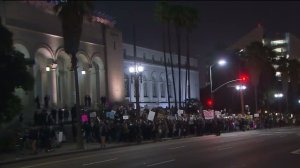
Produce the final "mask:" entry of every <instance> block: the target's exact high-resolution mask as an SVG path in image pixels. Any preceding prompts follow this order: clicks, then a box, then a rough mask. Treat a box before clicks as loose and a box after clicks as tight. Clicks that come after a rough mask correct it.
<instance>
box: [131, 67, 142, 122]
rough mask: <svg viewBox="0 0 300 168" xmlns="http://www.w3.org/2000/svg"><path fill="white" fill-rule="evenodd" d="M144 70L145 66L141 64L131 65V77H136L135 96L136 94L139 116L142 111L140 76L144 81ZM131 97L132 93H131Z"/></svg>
mask: <svg viewBox="0 0 300 168" xmlns="http://www.w3.org/2000/svg"><path fill="white" fill-rule="evenodd" d="M143 71H144V67H143V66H141V65H136V64H135V66H130V67H129V73H131V74H132V76H131V77H133V79H134V88H135V96H136V110H137V117H138V115H139V113H140V90H139V88H140V86H139V78H140V79H141V81H142V72H143ZM130 97H131V95H130Z"/></svg>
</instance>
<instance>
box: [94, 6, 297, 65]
mask: <svg viewBox="0 0 300 168" xmlns="http://www.w3.org/2000/svg"><path fill="white" fill-rule="evenodd" d="M156 3H157V2H155V1H149V2H145V1H129V2H126V1H125V2H123V1H122V2H118V1H113V2H112V1H101V2H95V6H96V8H97V9H99V10H100V11H103V12H105V13H107V14H109V15H111V16H113V17H114V18H115V20H116V21H117V24H116V27H117V28H118V29H120V30H121V31H122V32H123V41H124V42H127V43H132V25H133V23H135V25H136V31H137V32H136V39H137V45H139V46H142V47H146V48H151V49H155V50H160V51H162V45H161V43H162V42H161V24H160V23H159V22H158V21H157V20H156V18H155V16H154V9H155V5H156ZM172 3H177V4H182V5H189V6H192V7H195V8H197V9H198V11H199V14H200V22H199V24H198V27H197V28H196V29H195V30H194V31H193V33H192V38H191V54H192V56H193V57H198V58H200V64H201V62H202V63H203V64H204V62H206V61H205V60H207V59H206V58H207V57H208V56H207V53H208V52H210V51H212V50H213V49H214V48H215V46H216V45H219V44H221V45H225V46H229V45H230V44H232V43H234V42H235V41H236V40H238V39H239V38H240V37H242V36H243V35H245V34H246V33H248V32H250V31H251V30H252V29H254V28H255V27H256V26H257V25H258V24H259V23H260V24H261V25H262V26H263V27H264V29H265V30H266V31H267V33H268V34H272V33H276V32H279V33H282V32H290V33H292V34H294V35H296V36H297V37H298V38H300V22H299V21H300V12H299V9H300V3H299V2H271V1H270V2H238V1H233V2H204V1H202V2H196V1H191V2H186V1H185V2H180V1H177V2H172ZM174 40H176V39H175V36H174ZM183 45H185V43H184V42H183ZM175 47H176V46H175V41H174V43H173V48H174V50H175V49H176V48H175ZM183 53H185V52H183ZM184 55H185V54H184ZM201 60H203V61H201Z"/></svg>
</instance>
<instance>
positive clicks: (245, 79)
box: [240, 74, 249, 82]
mask: <svg viewBox="0 0 300 168" xmlns="http://www.w3.org/2000/svg"><path fill="white" fill-rule="evenodd" d="M240 80H241V81H242V82H248V80H249V77H248V76H247V75H245V74H242V75H240Z"/></svg>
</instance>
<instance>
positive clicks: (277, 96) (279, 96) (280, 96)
mask: <svg viewBox="0 0 300 168" xmlns="http://www.w3.org/2000/svg"><path fill="white" fill-rule="evenodd" d="M274 97H275V98H282V97H283V94H282V93H275V94H274Z"/></svg>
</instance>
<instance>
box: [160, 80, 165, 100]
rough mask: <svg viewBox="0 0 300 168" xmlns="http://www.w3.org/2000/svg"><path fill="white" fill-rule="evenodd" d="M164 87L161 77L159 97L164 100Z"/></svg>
mask: <svg viewBox="0 0 300 168" xmlns="http://www.w3.org/2000/svg"><path fill="white" fill-rule="evenodd" d="M165 88H166V86H165V82H164V80H163V78H162V77H160V97H162V98H165V97H166V89H165Z"/></svg>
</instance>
